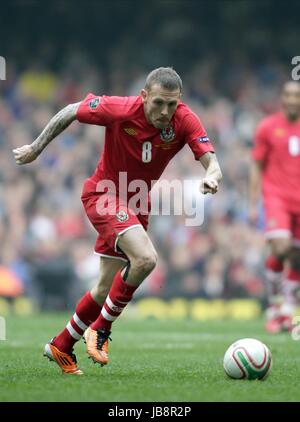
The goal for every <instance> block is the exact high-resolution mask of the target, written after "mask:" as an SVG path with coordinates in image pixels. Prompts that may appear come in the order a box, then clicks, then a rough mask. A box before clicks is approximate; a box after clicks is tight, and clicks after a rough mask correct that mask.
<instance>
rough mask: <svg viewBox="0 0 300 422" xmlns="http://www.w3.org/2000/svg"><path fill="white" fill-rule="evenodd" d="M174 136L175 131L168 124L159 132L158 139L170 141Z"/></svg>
mask: <svg viewBox="0 0 300 422" xmlns="http://www.w3.org/2000/svg"><path fill="white" fill-rule="evenodd" d="M174 138H175V133H174V129H173V126H172V125H169V126H168V127H166V128H165V129H163V130H162V131H161V132H160V139H161V140H162V141H164V142H171V141H172V140H173V139H174Z"/></svg>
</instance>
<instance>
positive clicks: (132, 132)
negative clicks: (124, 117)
mask: <svg viewBox="0 0 300 422" xmlns="http://www.w3.org/2000/svg"><path fill="white" fill-rule="evenodd" d="M124 131H125V132H126V133H128V135H130V136H135V135H137V132H136V131H135V130H134V129H132V127H125V128H124Z"/></svg>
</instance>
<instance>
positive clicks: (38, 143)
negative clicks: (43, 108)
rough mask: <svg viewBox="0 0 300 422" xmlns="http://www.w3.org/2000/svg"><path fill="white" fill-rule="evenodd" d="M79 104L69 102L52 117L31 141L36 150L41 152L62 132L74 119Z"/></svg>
mask: <svg viewBox="0 0 300 422" xmlns="http://www.w3.org/2000/svg"><path fill="white" fill-rule="evenodd" d="M79 105H80V103H75V104H69V105H68V106H67V107H65V108H63V109H62V110H60V111H59V112H58V113H57V114H56V115H55V116H54V117H52V119H51V120H50V122H49V123H48V124H47V126H46V127H45V129H44V130H43V132H42V133H41V134H40V135H39V136H38V138H37V139H36V140H35V141H34V142H33V143H32V146H33V147H34V148H35V149H36V151H37V152H39V153H40V152H42V151H43V149H44V148H46V146H47V145H48V144H49V143H50V142H51V141H52V140H53V139H54V138H55V137H56V136H57V135H59V134H60V133H61V132H63V131H64V130H65V129H66V128H67V127H68V126H69V125H70V124H71V123H72V122H73V121H74V120H75V119H76V112H77V109H78V107H79Z"/></svg>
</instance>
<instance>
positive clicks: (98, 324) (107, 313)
mask: <svg viewBox="0 0 300 422" xmlns="http://www.w3.org/2000/svg"><path fill="white" fill-rule="evenodd" d="M137 287H138V286H131V285H129V284H127V283H126V282H125V281H124V280H123V277H122V276H121V271H118V272H117V274H116V275H115V278H114V280H113V283H112V286H111V289H110V291H109V294H108V296H107V298H106V300H105V303H104V305H103V307H102V310H101V313H100V315H99V317H98V318H97V320H96V321H95V322H93V324H92V325H91V328H92V329H93V330H97V329H105V330H107V331H109V330H110V329H111V325H112V323H113V321H115V320H116V319H117V318H118V316H119V315H120V314H121V312H122V311H123V309H124V308H125V306H126V305H127V304H128V303H129V302H130V301H131V299H132V296H133V293H134V291H135V290H136V289H137Z"/></svg>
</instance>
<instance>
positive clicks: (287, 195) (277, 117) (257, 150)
mask: <svg viewBox="0 0 300 422" xmlns="http://www.w3.org/2000/svg"><path fill="white" fill-rule="evenodd" d="M252 156H253V158H254V160H258V161H262V162H263V172H262V190H263V195H264V196H278V197H280V198H282V199H284V200H285V201H287V203H288V207H289V209H290V210H292V209H294V210H297V211H298V212H299V210H300V195H299V181H300V119H298V121H296V122H290V121H289V120H287V118H286V117H285V115H284V113H282V112H279V113H275V114H273V115H271V116H268V117H266V118H265V119H263V120H262V122H261V123H260V124H259V126H258V127H257V130H256V134H255V145H254V148H253V151H252Z"/></svg>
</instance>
